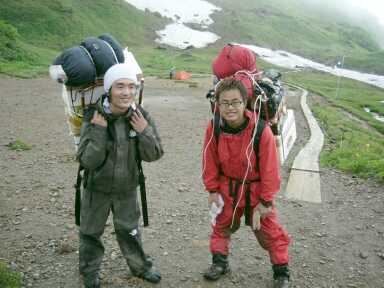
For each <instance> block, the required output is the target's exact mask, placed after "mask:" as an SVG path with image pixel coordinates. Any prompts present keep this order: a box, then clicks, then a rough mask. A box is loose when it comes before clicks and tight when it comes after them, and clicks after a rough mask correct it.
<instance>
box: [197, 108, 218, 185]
mask: <svg viewBox="0 0 384 288" xmlns="http://www.w3.org/2000/svg"><path fill="white" fill-rule="evenodd" d="M214 105H215V106H214V108H213V118H212V133H211V137H209V140H208V143H207V145H206V146H205V147H204V149H203V171H202V172H201V176H200V178H201V179H203V176H204V172H205V168H206V164H207V159H206V154H207V149H208V146H209V144H211V142H212V139H213V136H214V135H215V113H216V110H217V102H215V104H214Z"/></svg>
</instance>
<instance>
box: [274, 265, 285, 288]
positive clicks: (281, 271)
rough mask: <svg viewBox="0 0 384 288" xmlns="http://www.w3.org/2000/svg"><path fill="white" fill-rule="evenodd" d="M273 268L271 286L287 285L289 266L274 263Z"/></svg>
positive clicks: (280, 287) (282, 286) (283, 287)
mask: <svg viewBox="0 0 384 288" xmlns="http://www.w3.org/2000/svg"><path fill="white" fill-rule="evenodd" d="M272 269H273V279H274V281H273V288H288V287H289V267H288V264H275V265H273V266H272Z"/></svg>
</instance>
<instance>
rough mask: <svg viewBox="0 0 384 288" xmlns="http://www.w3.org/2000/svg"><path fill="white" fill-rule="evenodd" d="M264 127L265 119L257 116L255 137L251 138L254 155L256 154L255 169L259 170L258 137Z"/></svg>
mask: <svg viewBox="0 0 384 288" xmlns="http://www.w3.org/2000/svg"><path fill="white" fill-rule="evenodd" d="M264 128H265V121H264V120H263V119H261V118H259V121H258V123H257V127H256V134H255V138H254V140H253V150H254V151H255V155H256V171H259V166H260V163H259V161H260V155H259V152H260V149H259V146H260V138H261V135H262V134H263V131H264Z"/></svg>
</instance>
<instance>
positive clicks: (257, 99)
mask: <svg viewBox="0 0 384 288" xmlns="http://www.w3.org/2000/svg"><path fill="white" fill-rule="evenodd" d="M257 101H261V95H259V96H257V98H256V100H255V103H254V104H253V115H254V116H255V113H256V106H257V105H256V104H257ZM260 108H261V103H260V105H259V111H258V113H257V117H253V118H254V119H255V127H254V129H253V133H252V137H251V141H250V142H249V144H248V146H247V148H246V149H245V156H246V157H247V160H248V161H247V164H248V165H247V170H246V171H245V175H244V177H243V181H242V183H241V192H240V197H238V198H237V203H236V206H235V208H234V209H233V215H232V221H231V226H230V229H232V226H233V222H234V221H235V215H236V210H237V208H238V206H239V203H240V201H241V197H242V196H243V193H244V184H245V181H246V179H247V176H248V173H249V171H250V170H251V171H252V163H251V155H252V151H253V144H254V141H255V135H256V133H257V125H258V124H259V119H260ZM249 148H251V149H249Z"/></svg>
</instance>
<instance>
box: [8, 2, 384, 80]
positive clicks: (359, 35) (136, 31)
mask: <svg viewBox="0 0 384 288" xmlns="http://www.w3.org/2000/svg"><path fill="white" fill-rule="evenodd" d="M303 1H304V0H286V1H284V2H282V1H278V0H268V1H267V0H258V1H254V0H241V1H239V2H238V3H236V4H238V5H236V6H235V4H234V2H233V1H232V0H210V2H212V3H213V4H216V5H217V6H219V7H221V8H223V10H222V11H221V12H218V13H215V14H214V15H213V18H214V20H215V23H214V24H213V25H212V26H210V27H209V30H211V31H213V32H215V33H217V34H218V35H220V36H221V37H222V39H221V40H220V41H219V42H217V43H215V44H213V45H211V46H210V47H208V48H206V49H192V50H187V51H180V50H177V49H174V48H171V47H168V48H167V49H157V48H160V47H158V45H157V44H156V43H155V42H154V39H155V38H156V37H157V36H156V30H160V29H161V28H162V27H164V25H165V24H166V23H168V22H169V21H170V20H168V19H166V18H162V17H161V16H160V15H158V14H156V13H149V12H143V11H140V10H138V9H136V8H135V7H133V6H131V5H129V4H128V3H126V2H125V1H123V0H109V1H103V0H34V1H32V0H18V1H5V0H0V5H1V7H2V8H1V9H0V73H7V74H12V75H19V76H29V77H30V76H31V75H32V76H33V75H34V74H35V73H42V72H43V73H46V71H47V65H49V64H50V63H51V61H52V60H53V59H54V58H55V57H56V56H57V55H58V54H59V53H60V51H62V50H63V49H64V48H68V47H71V46H75V45H77V44H78V43H79V42H80V41H81V40H82V39H83V38H84V37H87V36H98V35H100V34H102V33H105V32H108V33H111V34H112V35H114V36H115V37H116V38H117V39H118V40H119V41H120V42H121V43H122V45H124V46H126V45H128V46H129V47H130V48H132V49H133V51H134V52H135V54H138V55H139V56H140V62H141V64H142V66H143V68H144V70H145V72H146V73H151V74H159V73H160V74H161V73H166V70H167V69H169V68H171V67H172V66H177V67H179V68H180V67H183V68H184V69H189V70H190V71H193V72H203V73H208V72H210V67H209V65H207V63H209V62H210V60H211V59H212V58H213V56H214V55H215V53H217V51H218V49H220V48H221V47H222V45H223V44H224V43H227V42H239V43H245V44H255V45H259V46H264V47H270V48H274V49H284V50H287V51H290V52H293V53H297V54H299V55H302V56H304V57H308V58H311V59H314V60H317V61H320V62H323V63H326V64H330V65H333V64H334V63H335V61H336V59H337V58H338V57H340V56H342V55H345V59H346V61H345V67H348V68H353V69H357V70H362V71H367V72H374V73H379V74H384V63H383V61H378V60H380V59H381V57H382V55H383V53H384V52H383V50H381V49H380V47H379V44H378V43H377V42H376V41H375V40H374V37H373V36H372V35H371V34H370V33H369V32H368V31H366V30H364V29H362V28H359V27H358V26H357V25H356V24H354V21H353V19H352V17H349V16H348V15H347V13H344V14H343V12H341V11H342V9H339V10H337V9H334V7H333V8H332V7H331V6H329V5H330V3H332V1H330V0H324V1H322V3H326V4H327V5H325V4H324V5H320V4H316V5H315V4H313V3H317V2H318V1H317V2H316V1H315V0H306V2H303ZM311 1H312V2H313V3H312V2H311ZM341 1H344V0H341ZM305 3H306V4H305ZM308 3H310V4H311V5H310V4H308ZM239 4H240V5H239ZM328 4H329V5H328ZM327 7H328V8H327ZM367 19H368V18H367ZM366 23H367V24H369V23H371V24H372V21H369V19H368V20H367V21H366ZM371 24H370V25H371ZM372 25H373V24H372ZM372 25H371V26H372ZM368 26H369V25H368ZM373 26H374V25H373ZM262 65H263V64H262Z"/></svg>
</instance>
